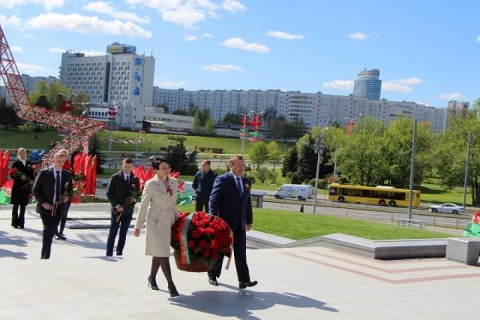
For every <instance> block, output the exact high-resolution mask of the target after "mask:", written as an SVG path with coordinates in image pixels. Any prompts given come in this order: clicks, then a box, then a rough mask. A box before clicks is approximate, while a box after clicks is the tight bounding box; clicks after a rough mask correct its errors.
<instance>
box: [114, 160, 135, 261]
mask: <svg viewBox="0 0 480 320" xmlns="http://www.w3.org/2000/svg"><path fill="white" fill-rule="evenodd" d="M132 170H133V159H131V158H125V159H123V161H122V170H120V171H119V172H117V173H115V174H113V175H112V177H111V178H110V183H109V184H108V187H107V199H108V201H109V202H110V204H111V209H110V210H111V217H110V219H111V221H110V231H109V233H108V239H107V254H106V255H107V257H111V256H112V255H113V246H114V245H115V238H116V237H117V233H118V229H120V233H119V235H118V243H117V256H121V255H123V248H124V247H125V242H126V240H127V232H128V228H129V227H130V223H131V222H132V215H133V209H134V208H135V203H137V199H136V194H138V195H139V194H140V182H139V180H138V178H136V177H135V176H134V175H133V173H132Z"/></svg>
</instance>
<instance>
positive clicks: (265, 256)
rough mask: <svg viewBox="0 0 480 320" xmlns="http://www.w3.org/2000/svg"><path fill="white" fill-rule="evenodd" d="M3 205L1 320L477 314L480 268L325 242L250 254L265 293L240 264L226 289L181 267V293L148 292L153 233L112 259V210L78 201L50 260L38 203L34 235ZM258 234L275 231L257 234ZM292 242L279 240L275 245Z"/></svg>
mask: <svg viewBox="0 0 480 320" xmlns="http://www.w3.org/2000/svg"><path fill="white" fill-rule="evenodd" d="M10 215H11V206H8V205H7V206H2V207H1V208H0V266H1V268H0V270H1V272H0V286H1V290H0V319H9V320H12V319H62V320H67V319H162V320H168V319H196V320H197V319H198V320H200V319H220V318H227V319H276V320H282V319H369V320H371V319H390V320H391V319H435V320H439V319H455V318H466V317H471V316H474V315H475V314H476V311H475V309H476V308H475V307H476V305H477V303H478V299H477V297H478V293H477V291H478V288H479V287H480V269H479V268H478V267H473V266H467V265H464V264H461V263H456V262H452V261H448V260H446V259H444V258H435V259H415V260H401V261H379V260H372V259H367V258H363V257H360V256H355V255H350V254H346V253H342V252H338V251H334V250H331V249H327V248H324V247H321V246H309V247H293V248H276V249H258V248H253V247H250V248H249V249H248V262H249V267H250V273H251V276H252V280H257V281H258V282H259V284H258V285H257V286H256V287H253V288H249V289H246V290H238V282H237V279H236V272H235V267H234V264H233V263H232V267H231V268H230V269H229V270H223V273H222V277H221V278H220V279H219V283H220V286H218V287H213V286H211V285H209V284H208V281H207V275H206V274H205V273H190V272H184V271H179V270H178V269H177V268H176V266H175V262H174V259H173V257H172V259H171V264H172V269H173V276H174V280H175V283H176V286H177V289H178V291H179V292H180V296H179V297H177V298H170V297H169V294H168V292H167V290H166V282H165V280H164V278H163V275H162V274H161V271H160V272H159V274H158V276H157V282H158V284H159V286H160V291H153V290H151V289H150V288H148V287H147V276H148V274H149V270H150V257H147V256H145V255H144V254H143V248H144V241H145V238H144V234H143V233H142V235H141V236H140V238H135V237H133V235H132V234H131V232H130V234H129V236H128V238H127V244H126V248H125V250H124V252H123V254H124V255H123V256H122V257H115V256H114V257H110V258H107V257H105V242H106V238H107V232H108V229H106V228H105V227H106V226H108V221H107V220H102V218H106V217H108V205H106V204H102V205H93V204H92V205H88V204H82V205H75V204H74V205H72V207H71V210H70V215H69V216H70V218H73V219H74V220H73V221H69V222H68V227H69V228H68V227H67V229H66V231H65V233H66V236H67V241H57V240H54V243H53V246H52V255H51V258H50V259H49V260H40V249H41V240H42V237H41V234H42V224H41V220H40V219H39V216H38V215H37V214H36V213H35V212H34V206H32V205H30V206H29V207H28V212H27V217H26V226H25V229H24V230H20V229H13V228H12V227H11V226H10ZM251 236H252V237H255V236H259V237H260V236H262V237H268V235H264V234H260V233H255V232H252V233H251ZM273 240H278V241H280V242H281V241H285V242H289V241H288V240H287V239H281V238H278V239H277V238H276V237H271V241H273Z"/></svg>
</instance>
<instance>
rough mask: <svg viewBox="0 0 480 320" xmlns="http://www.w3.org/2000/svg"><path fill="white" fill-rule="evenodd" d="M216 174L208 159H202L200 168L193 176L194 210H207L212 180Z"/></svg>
mask: <svg viewBox="0 0 480 320" xmlns="http://www.w3.org/2000/svg"><path fill="white" fill-rule="evenodd" d="M216 177H217V174H216V173H215V172H213V171H212V170H211V163H210V160H203V161H202V169H201V170H199V171H198V172H197V173H196V174H195V176H194V177H193V183H192V188H193V189H194V190H195V193H196V200H195V211H203V208H204V207H205V211H204V212H208V202H209V201H210V194H211V193H212V187H213V182H214V181H215V178H216Z"/></svg>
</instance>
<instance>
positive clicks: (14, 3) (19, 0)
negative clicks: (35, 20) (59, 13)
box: [0, 0, 65, 11]
mask: <svg viewBox="0 0 480 320" xmlns="http://www.w3.org/2000/svg"><path fill="white" fill-rule="evenodd" d="M28 4H40V5H42V4H43V6H44V7H45V9H46V10H48V11H50V10H52V9H54V8H57V7H63V6H64V5H65V0H2V1H1V2H0V6H3V7H6V8H8V9H13V8H15V7H20V6H25V5H28Z"/></svg>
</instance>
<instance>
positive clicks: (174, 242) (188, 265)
mask: <svg viewBox="0 0 480 320" xmlns="http://www.w3.org/2000/svg"><path fill="white" fill-rule="evenodd" d="M232 243H233V233H232V231H231V230H230V228H229V226H228V225H227V223H226V222H225V221H223V220H222V219H221V218H219V217H215V216H212V215H209V214H206V213H205V212H202V211H198V212H193V213H181V214H180V218H179V219H178V220H177V221H176V222H175V224H174V225H173V226H172V238H171V242H170V245H171V246H172V248H173V249H174V250H175V262H176V264H177V267H178V268H179V269H180V270H184V271H191V272H205V271H208V269H209V268H210V266H211V265H212V264H213V263H214V262H215V260H216V259H217V258H218V257H219V255H225V256H227V257H230V256H231V253H232V247H231V246H232ZM227 266H228V264H227Z"/></svg>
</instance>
